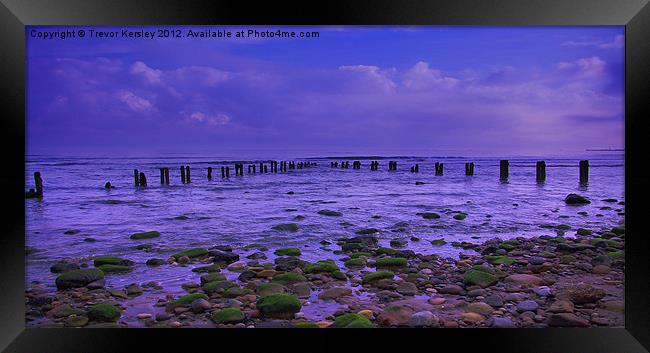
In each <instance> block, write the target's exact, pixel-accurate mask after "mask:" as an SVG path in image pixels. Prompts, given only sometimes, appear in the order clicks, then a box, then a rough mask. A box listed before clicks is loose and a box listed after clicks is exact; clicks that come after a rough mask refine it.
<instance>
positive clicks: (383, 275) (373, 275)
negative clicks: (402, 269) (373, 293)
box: [363, 271, 395, 284]
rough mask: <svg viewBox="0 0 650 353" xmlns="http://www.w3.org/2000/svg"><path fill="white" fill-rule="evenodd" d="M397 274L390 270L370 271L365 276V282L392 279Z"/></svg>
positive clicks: (370, 282)
mask: <svg viewBox="0 0 650 353" xmlns="http://www.w3.org/2000/svg"><path fill="white" fill-rule="evenodd" d="M393 277H395V274H394V273H392V272H388V271H377V272H368V273H366V274H365V275H364V276H363V284H372V283H375V282H377V281H379V280H381V279H390V280H392V279H393Z"/></svg>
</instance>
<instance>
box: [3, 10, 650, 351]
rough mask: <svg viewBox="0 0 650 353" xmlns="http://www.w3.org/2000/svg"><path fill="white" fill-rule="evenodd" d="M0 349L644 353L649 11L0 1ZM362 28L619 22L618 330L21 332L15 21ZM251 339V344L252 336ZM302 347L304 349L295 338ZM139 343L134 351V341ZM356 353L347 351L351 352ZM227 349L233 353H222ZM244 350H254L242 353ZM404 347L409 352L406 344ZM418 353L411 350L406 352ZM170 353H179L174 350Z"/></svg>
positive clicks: (20, 53)
mask: <svg viewBox="0 0 650 353" xmlns="http://www.w3.org/2000/svg"><path fill="white" fill-rule="evenodd" d="M0 17H1V20H0V22H1V23H2V25H1V27H0V38H1V42H2V52H1V54H0V67H1V68H0V70H2V71H0V72H1V75H0V77H2V79H1V80H0V84H1V85H2V92H3V95H2V97H3V98H2V104H0V109H2V117H1V118H0V121H1V122H2V128H1V129H0V131H1V133H2V138H1V139H0V141H2V144H3V147H4V148H3V149H2V152H3V153H2V157H3V158H2V164H1V165H2V167H0V170H1V172H0V180H1V183H0V188H2V189H3V195H5V196H4V197H3V200H4V203H5V206H6V209H5V210H4V211H3V212H2V214H3V218H4V219H3V222H1V223H0V224H2V230H3V231H2V233H0V249H2V252H1V254H2V255H0V271H1V273H2V276H1V281H0V314H1V315H2V319H0V348H2V349H4V351H6V352H59V351H61V352H121V351H129V352H130V351H136V350H137V351H158V352H166V351H170V350H171V347H172V346H174V345H179V347H182V349H183V351H193V350H199V349H201V350H222V349H236V348H235V347H239V349H244V350H245V351H254V350H257V349H269V348H270V349H274V348H275V349H283V350H284V349H287V350H288V349H296V350H298V349H300V350H310V349H314V348H320V349H327V348H328V347H329V348H331V349H346V350H352V349H359V347H361V348H362V349H364V350H366V351H369V350H371V349H373V350H374V349H377V348H380V347H381V348H384V349H391V348H393V349H402V350H403V349H427V350H428V349H435V350H442V349H445V350H446V349H454V348H448V347H458V348H457V349H463V350H464V349H470V351H471V350H479V349H480V351H492V350H498V351H500V352H510V351H512V352H647V351H648V349H650V334H649V333H650V306H649V305H648V294H650V285H649V284H650V276H649V274H650V257H649V256H648V254H647V251H648V249H649V248H648V240H647V239H648V237H649V236H650V235H648V234H644V230H645V228H644V223H643V222H644V216H645V214H644V211H645V209H644V208H645V207H644V203H645V202H646V200H648V197H649V196H650V193H649V188H648V182H647V181H649V180H650V173H648V172H647V171H646V169H647V168H645V164H646V163H647V159H646V155H645V153H644V147H647V140H648V138H647V137H648V136H649V135H648V132H649V130H648V128H647V127H648V123H647V119H648V118H649V117H650V114H649V112H648V104H647V100H648V98H650V64H649V63H650V5H648V1H646V0H626V1H621V0H619V1H616V0H607V1H605V0H570V1H569V0H545V1H539V0H528V1H524V0H492V1H469V0H455V1H446V2H442V1H390V0H364V1H359V0H357V1H350V0H348V1H342V0H329V1H326V2H316V3H311V2H310V3H307V2H304V1H303V2H287V1H285V2H278V1H275V2H263V3H259V4H258V3H251V2H244V1H231V0H229V1H224V0H212V1H193V2H191V3H188V2H184V1H176V0H174V1H170V0H164V1H152V0H144V1H143V0H140V1H136V0H131V1H123V0H119V1H116V0H112V1H109V0H100V1H89V0H85V1H83V0H69V1H65V0H38V1H36V0H32V1H20V0H2V6H0ZM163 24H169V25H171V24H186V25H189V24H197V25H198V24H213V25H219V24H223V25H227V24H229V25H232V24H257V25H263V24H269V25H280V24H287V25H291V24H300V25H324V24H349V25H354V24H363V25H506V26H508V25H517V26H519V25H535V26H541V25H623V26H625V33H626V36H625V38H626V45H625V55H626V59H625V72H626V73H625V145H626V146H625V147H626V154H625V165H626V167H625V194H626V213H627V214H626V218H627V219H626V228H627V229H628V234H629V236H628V237H627V239H626V243H627V244H626V249H625V251H626V269H625V272H626V280H625V328H586V329H578V328H571V329H570V328H553V329H552V328H545V329H439V330H432V329H428V330H423V329H405V330H402V329H376V330H357V331H349V330H348V331H344V330H300V331H297V330H279V329H267V330H206V329H192V330H153V329H140V330H119V329H76V330H75V329H26V328H25V312H24V305H25V299H24V288H25V286H24V274H25V269H24V255H25V252H24V245H25V244H24V231H25V226H24V219H25V212H24V202H25V199H24V196H25V195H24V190H25V186H26V181H25V176H24V168H25V136H26V134H25V133H26V131H25V32H24V28H25V26H26V25H163ZM258 336H263V337H258ZM299 339H304V342H299ZM136 343H142V344H143V345H142V346H140V345H139V347H138V348H136V346H135V345H134V344H136ZM355 345H356V346H358V347H354V346H355ZM228 346H232V347H233V348H228ZM253 346H259V347H255V348H253ZM408 346H412V347H408ZM417 347H420V348H417ZM176 349H179V348H176Z"/></svg>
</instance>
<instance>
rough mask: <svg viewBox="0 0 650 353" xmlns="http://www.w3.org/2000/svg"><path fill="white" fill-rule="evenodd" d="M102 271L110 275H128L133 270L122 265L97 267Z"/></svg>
mask: <svg viewBox="0 0 650 353" xmlns="http://www.w3.org/2000/svg"><path fill="white" fill-rule="evenodd" d="M97 268H98V269H100V270H102V272H104V273H106V274H108V273H127V272H131V271H132V270H133V268H132V267H131V266H122V265H101V266H99V267H97Z"/></svg>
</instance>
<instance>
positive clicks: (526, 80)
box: [16, 22, 638, 330]
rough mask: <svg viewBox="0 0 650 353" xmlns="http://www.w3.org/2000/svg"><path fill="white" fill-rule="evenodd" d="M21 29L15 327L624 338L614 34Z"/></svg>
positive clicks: (621, 81) (622, 38)
mask: <svg viewBox="0 0 650 353" xmlns="http://www.w3.org/2000/svg"><path fill="white" fill-rule="evenodd" d="M63 23H67V22H63ZM24 36H25V44H24V45H25V48H24V49H25V57H24V66H25V73H24V74H25V96H24V100H25V120H24V126H25V127H24V129H25V136H24V144H25V150H24V152H25V153H24V161H25V163H24V182H25V189H24V190H23V191H24V194H25V200H24V201H25V203H24V216H25V219H24V231H25V234H24V241H25V243H24V245H25V249H24V251H25V262H24V266H25V278H24V302H25V316H24V324H25V327H26V328H27V329H32V328H36V329H38V328H64V329H65V330H73V329H74V328H212V329H226V328H240V329H241V328H292V329H293V328H297V329H300V328H317V329H318V328H321V329H322V328H388V329H390V328H409V329H411V328H413V329H414V328H425V329H434V330H435V329H442V330H444V329H448V328H460V329H465V328H485V329H486V330H490V329H494V328H521V329H524V330H536V329H540V328H556V327H562V328H565V327H567V328H568V327H571V328H575V327H589V328H596V327H599V328H603V327H608V328H625V327H626V320H625V314H626V313H625V307H626V298H625V289H626V279H625V274H626V271H625V260H626V259H625V257H626V256H625V255H626V247H625V201H626V193H625V190H626V185H625V184H626V178H625V177H626V151H625V147H626V141H625V132H626V117H625V115H626V106H625V99H626V97H625V94H626V89H625V87H626V86H625V85H626V81H625V70H626V27H625V26H624V25H597V26H574V25H571V26H569V25H559V26H557V25H556V26H534V25H522V26H496V25H490V26H488V25H454V26H450V25H319V26H316V25H300V26H298V25H275V26H273V25H258V26H252V25H251V26H248V25H236V26H235V25H172V26H163V25H143V26H134V25H128V26H127V25H123V26H120V25H111V26H99V25H85V26H81V25H56V26H54V25H27V26H25V32H24ZM628 128H629V127H628ZM637 158H638V157H637ZM19 191H20V190H19ZM23 191H21V192H23ZM630 195H632V192H630ZM637 202H638V201H637ZM16 207H21V206H16ZM637 229H638V227H637ZM628 255H630V254H628ZM630 256H631V255H630Z"/></svg>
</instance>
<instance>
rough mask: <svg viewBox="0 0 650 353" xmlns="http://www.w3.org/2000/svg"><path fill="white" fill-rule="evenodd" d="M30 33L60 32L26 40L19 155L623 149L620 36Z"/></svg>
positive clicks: (611, 30)
mask: <svg viewBox="0 0 650 353" xmlns="http://www.w3.org/2000/svg"><path fill="white" fill-rule="evenodd" d="M84 28H86V27H84ZM145 28H146V29H149V30H151V29H153V28H150V27H145ZM179 28H182V31H183V32H185V31H186V29H187V28H188V27H179ZM245 28H246V29H248V28H249V27H245ZM31 29H47V30H49V31H51V30H53V29H60V28H53V27H29V28H28V30H27V48H28V58H27V67H28V72H27V79H28V92H27V149H28V154H43V153H47V154H78V155H93V154H95V155H107V154H127V155H165V154H168V153H173V152H180V153H194V154H199V155H211V154H217V153H221V152H223V151H235V152H233V153H235V154H236V153H237V152H236V151H244V150H250V151H255V150H262V151H269V150H279V151H290V152H293V151H295V154H296V155H299V154H300V153H299V152H300V151H312V152H316V153H321V154H325V155H326V154H331V153H351V154H400V153H416V154H433V155H436V154H438V153H439V154H447V155H451V154H455V155H495V156H497V155H504V154H507V155H549V154H575V153H580V152H583V151H584V150H585V149H586V148H610V147H611V148H622V147H623V146H624V139H623V132H624V118H623V117H624V110H623V109H624V105H623V102H624V99H623V98H624V97H623V96H624V94H623V80H624V75H623V73H624V50H623V42H624V38H623V34H624V29H623V27H369V28H363V27H321V28H316V27H310V28H308V30H310V31H313V30H319V31H320V38H317V39H304V38H297V39H188V38H184V39H153V40H152V39H90V38H84V39H66V40H43V39H36V38H31V37H30V31H31ZM102 29H104V30H106V29H109V30H110V29H112V28H110V27H103V28H102ZM114 29H116V30H120V28H114ZM131 29H134V30H138V29H140V28H136V27H133V28H131ZM212 29H215V30H216V29H217V28H216V27H213V28H212ZM222 29H223V27H222ZM230 29H231V30H232V31H236V30H238V28H230ZM272 29H278V27H273V28H272ZM283 29H284V30H286V29H291V30H294V31H299V30H304V28H297V27H293V28H283ZM86 30H87V28H86Z"/></svg>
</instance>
